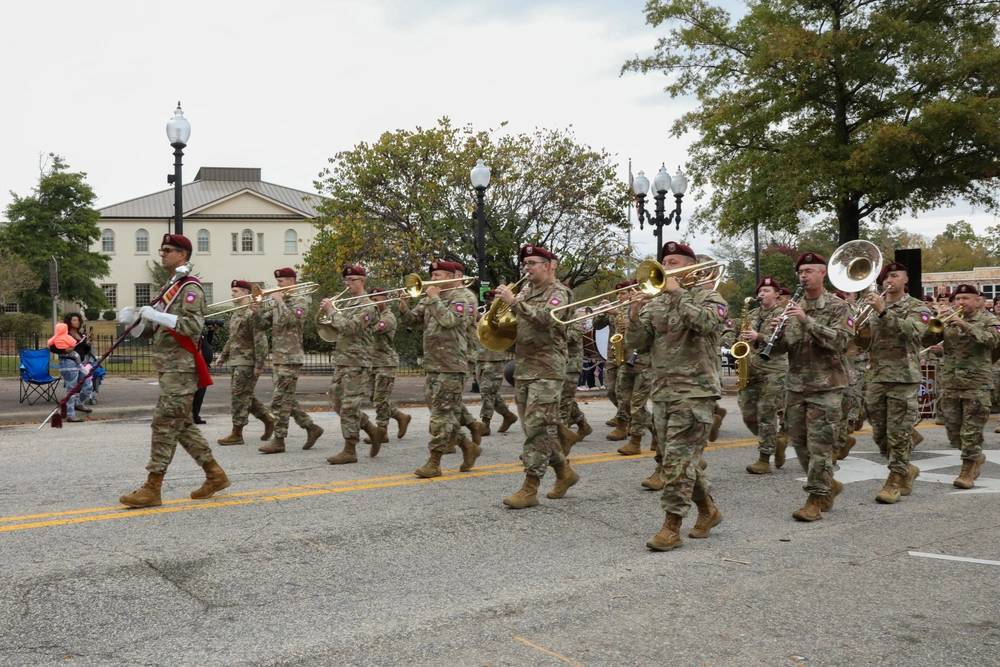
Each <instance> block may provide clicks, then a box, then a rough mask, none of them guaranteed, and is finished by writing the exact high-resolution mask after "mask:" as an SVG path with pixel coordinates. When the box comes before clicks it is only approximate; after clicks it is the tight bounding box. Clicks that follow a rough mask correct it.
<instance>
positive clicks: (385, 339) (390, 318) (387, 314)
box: [338, 308, 403, 428]
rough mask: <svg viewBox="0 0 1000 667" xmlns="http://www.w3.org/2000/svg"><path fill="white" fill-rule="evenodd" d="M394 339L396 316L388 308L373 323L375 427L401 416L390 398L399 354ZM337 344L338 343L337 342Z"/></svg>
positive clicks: (383, 425)
mask: <svg viewBox="0 0 1000 667" xmlns="http://www.w3.org/2000/svg"><path fill="white" fill-rule="evenodd" d="M395 337H396V316H395V315H393V313H392V311H391V310H389V309H388V308H386V309H385V311H384V312H381V313H380V315H379V319H378V322H376V323H375V332H374V345H375V347H374V349H373V351H372V356H371V362H372V404H373V405H374V406H375V425H376V426H380V427H382V428H385V427H386V426H387V425H388V424H389V419H397V420H398V419H399V417H400V416H401V415H402V414H403V413H402V412H400V411H399V410H397V409H396V406H395V405H393V404H392V402H391V400H390V398H391V397H392V386H393V385H394V384H395V383H396V370H397V369H398V368H399V354H397V353H396V348H394V347H393V346H392V342H393V340H394V339H395ZM338 342H339V341H338Z"/></svg>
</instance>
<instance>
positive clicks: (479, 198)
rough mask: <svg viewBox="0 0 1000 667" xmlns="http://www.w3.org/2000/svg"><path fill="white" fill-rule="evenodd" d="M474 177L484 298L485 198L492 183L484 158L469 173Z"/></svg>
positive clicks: (480, 290)
mask: <svg viewBox="0 0 1000 667" xmlns="http://www.w3.org/2000/svg"><path fill="white" fill-rule="evenodd" d="M469 177H470V178H471V179H472V187H474V188H475V189H476V221H477V222H478V223H479V235H478V237H477V238H478V246H479V247H478V248H477V249H478V250H479V257H477V258H476V260H477V264H478V265H479V300H480V301H482V300H483V292H484V291H485V289H484V288H485V287H486V286H487V282H486V213H485V211H484V202H483V199H484V197H485V196H486V188H487V187H489V185H490V168H489V167H487V166H486V165H485V164H483V160H482V158H480V160H479V161H478V162H476V166H475V167H473V168H472V172H471V173H470V174H469Z"/></svg>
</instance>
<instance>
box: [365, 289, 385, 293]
mask: <svg viewBox="0 0 1000 667" xmlns="http://www.w3.org/2000/svg"><path fill="white" fill-rule="evenodd" d="M368 293H369V294H384V293H385V290H384V289H382V288H381V287H376V288H374V289H372V290H369V292H368Z"/></svg>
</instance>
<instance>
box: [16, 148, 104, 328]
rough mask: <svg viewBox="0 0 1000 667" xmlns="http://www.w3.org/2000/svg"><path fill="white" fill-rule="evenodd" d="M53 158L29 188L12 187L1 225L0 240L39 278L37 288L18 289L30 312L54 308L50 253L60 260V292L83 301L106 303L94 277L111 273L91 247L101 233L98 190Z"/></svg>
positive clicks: (53, 156)
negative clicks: (23, 192)
mask: <svg viewBox="0 0 1000 667" xmlns="http://www.w3.org/2000/svg"><path fill="white" fill-rule="evenodd" d="M48 158H49V160H51V164H50V165H49V166H48V169H45V168H44V165H43V169H42V173H41V176H40V178H39V180H38V186H37V187H35V189H34V192H33V194H31V195H30V196H27V197H20V196H18V195H17V194H16V193H13V192H12V193H11V195H12V196H13V201H12V202H11V203H10V205H9V206H8V207H7V211H6V214H7V219H8V220H9V221H10V222H8V223H7V224H6V225H4V226H3V227H2V228H0V246H2V247H5V248H17V252H18V255H19V256H20V257H21V259H23V260H24V261H25V262H26V263H27V264H28V266H30V267H31V270H32V272H33V274H34V276H35V278H36V279H37V280H36V281H35V284H36V285H38V288H37V289H29V290H25V291H22V292H21V293H20V294H19V295H18V301H19V302H20V304H21V306H22V307H23V308H24V309H25V310H27V311H28V312H32V313H39V314H42V315H44V314H48V313H51V312H52V299H51V297H50V296H49V257H55V258H56V260H57V261H58V262H59V298H60V299H63V300H66V301H77V302H79V303H82V304H84V305H85V306H95V307H98V308H104V307H106V306H107V300H106V299H105V298H104V293H103V292H102V291H101V288H100V287H99V286H98V285H97V284H96V283H95V282H94V280H95V279H98V278H103V277H104V276H107V275H108V274H109V273H110V269H109V268H108V258H107V257H105V256H104V255H101V254H100V253H96V252H91V251H90V246H91V244H93V243H94V242H96V241H97V240H98V239H99V238H100V236H101V230H100V228H99V227H98V221H99V220H100V217H101V214H100V213H98V212H97V211H95V210H94V209H93V208H92V207H91V205H92V204H93V203H94V200H95V199H96V196H95V195H94V191H93V190H92V189H91V188H90V186H89V185H87V183H86V180H85V179H86V177H87V174H85V173H83V172H71V171H69V165H68V164H66V163H65V162H64V161H63V159H62V158H61V157H59V156H58V155H55V154H52V153H50V154H49V156H48Z"/></svg>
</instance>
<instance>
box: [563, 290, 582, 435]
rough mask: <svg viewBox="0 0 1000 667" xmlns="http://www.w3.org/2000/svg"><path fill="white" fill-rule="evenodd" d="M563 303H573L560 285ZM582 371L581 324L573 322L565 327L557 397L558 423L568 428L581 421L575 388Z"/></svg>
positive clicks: (569, 293)
mask: <svg viewBox="0 0 1000 667" xmlns="http://www.w3.org/2000/svg"><path fill="white" fill-rule="evenodd" d="M559 286H560V287H562V288H563V289H562V291H563V299H564V301H563V303H570V302H572V301H573V292H571V291H570V290H569V288H567V287H566V286H564V285H563V284H562V283H559ZM582 369H583V323H582V322H574V323H573V324H570V325H568V326H567V327H566V375H565V378H564V380H563V385H562V392H561V394H560V397H559V421H560V422H562V423H563V424H564V425H566V426H569V425H571V424H575V423H577V422H579V421H582V420H583V412H581V411H580V406H579V405H577V403H576V388H577V385H578V383H579V381H580V371H581V370H582Z"/></svg>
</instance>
